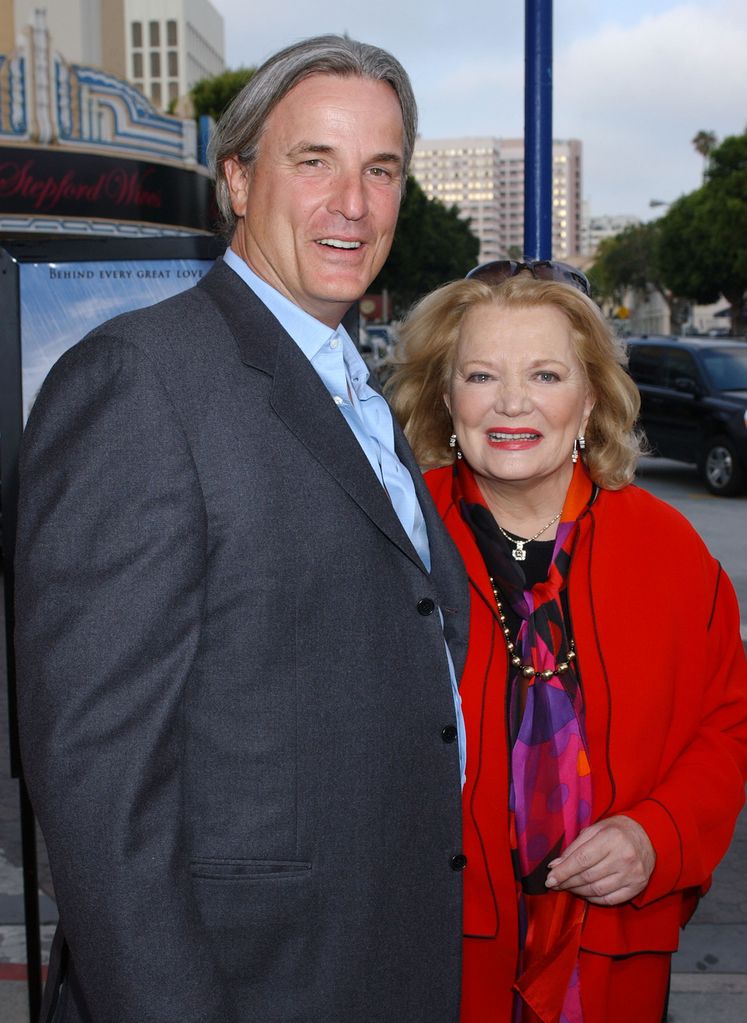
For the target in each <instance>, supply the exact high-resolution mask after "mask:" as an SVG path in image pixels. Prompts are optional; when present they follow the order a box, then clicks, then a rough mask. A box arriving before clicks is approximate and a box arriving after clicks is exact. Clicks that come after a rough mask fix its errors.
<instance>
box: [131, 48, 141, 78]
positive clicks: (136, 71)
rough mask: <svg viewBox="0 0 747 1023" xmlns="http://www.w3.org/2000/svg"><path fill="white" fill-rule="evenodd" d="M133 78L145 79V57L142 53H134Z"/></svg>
mask: <svg viewBox="0 0 747 1023" xmlns="http://www.w3.org/2000/svg"><path fill="white" fill-rule="evenodd" d="M132 77H133V78H142V77H143V55H142V53H133V55H132Z"/></svg>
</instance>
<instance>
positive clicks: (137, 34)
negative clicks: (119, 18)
mask: <svg viewBox="0 0 747 1023" xmlns="http://www.w3.org/2000/svg"><path fill="white" fill-rule="evenodd" d="M130 30H131V35H132V45H133V46H142V45H143V23H142V21H133V23H132V24H131V25H130Z"/></svg>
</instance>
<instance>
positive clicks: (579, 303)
mask: <svg viewBox="0 0 747 1023" xmlns="http://www.w3.org/2000/svg"><path fill="white" fill-rule="evenodd" d="M477 305H494V306H495V307H496V310H497V311H498V312H500V310H501V309H536V308H540V307H543V306H550V307H552V308H554V309H558V310H559V311H560V312H562V313H563V314H564V315H565V316H566V318H567V319H568V321H569V322H570V325H571V337H572V341H573V345H574V350H575V353H576V357H577V358H578V360H579V362H580V363H581V366H582V367H583V371H584V375H585V377H586V380H587V383H588V386H589V390H590V391H591V393H592V395H593V396H594V399H595V404H594V408H593V409H592V412H591V416H590V417H589V422H588V424H587V426H586V450H585V452H584V461H585V463H586V466H587V468H588V470H589V474H590V476H591V478H592V479H593V480H594V482H595V483H597V484H598V485H599V486H601V487H604V488H606V489H608V490H619V489H620V487H624V486H625V485H626V484H627V483H630V482H631V480H632V479H633V476H634V474H635V466H636V462H637V460H638V458H639V456H640V455H641V451H642V448H641V436H640V435H639V434H638V433H637V432H636V429H635V424H636V420H637V418H638V412H639V408H640V398H639V395H638V390H637V388H636V386H635V384H634V383H633V381H632V380H631V379H630V377H629V376H628V374H627V373H626V372H625V366H626V365H627V356H626V353H625V349H624V347H623V344H622V342H621V341H620V340H619V339H618V338H616V337H615V336H614V334H613V333H612V331H611V330H610V328H609V327H608V326H607V324H606V323H605V321H604V319H603V317H602V314H601V313H600V311H599V309H598V308H597V306H596V305H595V304H594V303H593V302H592V301H591V299H589V298H587V297H586V296H585V295H584V294H582V293H581V291H579V290H578V289H577V288H573V287H571V286H570V285H567V284H559V283H556V282H555V281H540V280H536V279H535V278H533V277H530V276H528V275H527V274H520V275H518V276H516V277H511V278H509V279H508V280H506V281H503V282H502V283H500V284H488V283H486V282H485V281H481V280H472V279H469V280H460V281H453V282H452V283H451V284H446V285H444V286H443V287H442V288H438V289H437V290H436V291H434V292H432V293H431V294H430V295H427V296H426V297H425V298H424V299H422V300H421V301H420V302H419V303H418V304H417V305H416V306H415V307H414V309H413V310H412V311H411V313H410V315H409V316H408V318H407V320H406V321H405V323H404V325H403V326H402V328H401V330H400V341H399V344H398V345H397V348H396V349H395V352H394V355H393V359H392V362H393V365H394V369H393V372H392V375H391V377H390V378H389V380H388V382H387V386H386V390H387V394H388V396H389V400H390V402H391V405H392V408H393V409H394V412H395V414H396V415H397V417H398V419H399V420H400V422H401V423H402V426H403V429H404V431H405V434H406V435H407V439H408V440H409V442H410V444H411V445H412V448H413V450H414V452H415V457H416V458H417V460H418V463H419V464H420V466H421V467H422V468H423V469H433V468H436V467H437V466H443V465H449V464H450V463H451V462H453V461H454V457H455V454H454V451H453V449H451V448H450V447H449V435H450V434H451V433H452V424H451V416H450V415H449V411H448V409H447V408H446V405H445V403H444V394H445V393H446V392H447V391H448V388H449V381H450V378H451V373H452V368H453V363H454V356H455V353H456V347H457V342H458V340H459V334H460V331H461V326H462V321H463V319H464V316H465V314H466V312H467V310H468V309H471V308H472V307H473V306H477ZM568 457H569V458H570V452H569V453H568Z"/></svg>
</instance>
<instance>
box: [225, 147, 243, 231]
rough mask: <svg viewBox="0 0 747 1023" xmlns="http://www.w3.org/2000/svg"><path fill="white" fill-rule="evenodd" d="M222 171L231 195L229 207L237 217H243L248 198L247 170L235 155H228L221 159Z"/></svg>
mask: <svg viewBox="0 0 747 1023" xmlns="http://www.w3.org/2000/svg"><path fill="white" fill-rule="evenodd" d="M223 173H224V174H225V176H226V184H227V185H228V193H229V195H230V196H231V209H232V210H233V212H234V213H235V214H236V216H237V217H243V216H244V214H245V213H246V207H247V202H248V200H249V171H248V169H247V167H246V166H245V165H244V164H243V163H239V161H238V160H237V159H236V157H235V156H229V157H228V159H227V160H224V161H223Z"/></svg>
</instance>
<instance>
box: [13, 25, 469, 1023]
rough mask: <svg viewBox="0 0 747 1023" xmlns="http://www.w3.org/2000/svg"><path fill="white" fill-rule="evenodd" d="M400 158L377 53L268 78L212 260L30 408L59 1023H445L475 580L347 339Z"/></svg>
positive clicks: (35, 678) (31, 520)
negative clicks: (460, 681) (463, 677)
mask: <svg viewBox="0 0 747 1023" xmlns="http://www.w3.org/2000/svg"><path fill="white" fill-rule="evenodd" d="M414 135H415V106H414V100H413V98H412V93H411V89H410V85H409V82H408V79H407V76H406V75H405V73H404V71H403V70H402V68H401V67H400V65H399V64H398V63H397V62H396V61H395V60H394V59H393V58H392V57H391V56H390V55H389V54H387V53H385V52H383V51H381V50H377V49H374V48H373V47H370V46H365V45H361V44H359V43H355V42H351V41H349V40H347V39H342V38H338V37H321V38H318V39H313V40H308V41H306V42H304V43H301V44H299V45H297V46H294V47H290V48H288V49H287V50H285V51H283V52H281V53H280V54H278V55H276V56H275V57H274V58H271V59H270V60H269V61H268V62H267V64H266V65H265V66H264V67H262V68H261V69H260V70H259V71H258V72H257V74H256V75H255V76H254V78H253V79H252V81H251V82H250V83H249V85H248V86H247V87H246V88H245V90H244V91H243V92H242V93H241V94H240V96H239V97H237V99H236V101H235V102H234V104H233V105H232V107H231V109H230V110H229V111H228V113H227V114H226V116H225V118H224V119H223V120H222V123H221V125H220V126H219V127H218V129H217V132H216V138H215V140H214V158H215V164H216V174H217V190H218V198H219V202H220V204H221V207H222V210H223V213H224V215H225V216H226V217H227V218H228V220H229V223H230V224H231V227H232V235H231V238H232V240H231V248H230V250H229V251H228V252H227V253H226V257H225V259H224V260H220V261H219V262H218V264H217V265H216V266H215V267H214V268H213V269H212V270H211V272H210V273H209V274H208V275H207V276H206V277H205V278H204V279H203V280H202V281H201V283H200V284H198V285H197V287H196V288H194V289H193V290H191V291H189V292H186V293H184V294H183V295H181V296H178V297H176V298H174V299H171V300H169V301H167V302H164V303H161V304H160V305H158V306H155V307H153V308H150V309H146V310H142V311H140V312H136V313H132V314H128V315H126V316H123V317H120V318H118V319H116V320H113V321H111V322H110V323H108V324H105V325H104V326H103V327H101V328H99V329H98V330H96V331H95V332H94V333H93V334H92V335H90V336H89V337H88V338H86V339H85V340H84V341H83V342H82V343H81V344H80V345H78V346H76V347H75V348H74V349H72V350H71V351H70V352H69V353H67V354H66V356H64V357H63V359H62V360H61V362H60V363H59V364H58V366H57V367H56V368H55V369H54V370H53V372H52V373H51V375H50V378H49V379H48V381H47V382H46V384H45V387H44V388H43V391H42V394H41V396H40V398H39V399H38V402H37V405H36V407H35V409H34V411H33V413H32V416H31V418H30V422H29V426H28V430H27V435H26V440H25V445H24V452H23V455H22V467H21V476H22V487H21V491H22V493H21V506H20V516H19V517H20V530H19V540H18V562H17V580H18V593H17V620H18V631H17V659H18V667H19V674H20V679H19V695H20V722H21V729H22V737H23V753H24V766H25V770H26V774H27V777H28V783H29V788H30V791H31V794H32V799H33V802H34V806H35V808H36V811H37V814H38V816H39V820H40V822H41V825H42V829H43V831H44V835H45V838H46V840H47V844H48V849H49V857H50V863H51V867H52V873H53V877H54V883H55V889H56V894H57V897H58V904H59V911H60V931H59V932H58V935H57V938H56V941H55V949H54V952H53V956H52V964H51V968H50V980H49V983H48V985H47V992H46V995H45V1006H44V1013H45V1016H44V1018H45V1019H52V1018H54V1020H55V1021H56V1023H57V1021H64V1023H84V1021H85V1023H167V1021H168V1023H174V1021H185V1020H186V1021H190V1023H198V1021H199V1023H232V1021H236V1023H239V1021H241V1023H255V1021H256V1023H273V1021H277V1023H281V1021H282V1023H384V1021H386V1023H417V1021H423V1023H426V1021H427V1023H456V1021H457V1019H458V1014H459V1009H458V1002H459V971H460V942H461V878H460V871H461V869H462V868H463V867H464V857H463V856H462V855H461V851H460V831H461V829H460V809H459V803H460V774H461V773H462V772H463V768H464V748H463V743H462V742H461V741H460V737H461V719H460V712H459V709H458V693H457V692H456V688H455V686H456V683H455V678H458V677H459V673H460V670H461V667H462V663H463V659H464V646H465V642H466V631H467V617H468V614H467V605H468V597H467V592H466V583H465V581H464V576H463V569H462V567H461V564H460V562H459V560H458V557H457V555H456V553H455V551H454V549H453V548H452V547H451V544H450V541H449V540H448V539H447V537H446V535H445V533H444V531H443V529H442V527H441V523H440V521H439V520H438V518H437V516H436V514H435V512H434V509H433V507H432V505H431V502H430V500H429V498H428V496H427V494H426V491H425V489H424V487H423V484H422V482H421V479H420V475H419V473H418V470H417V466H416V465H415V463H414V460H413V458H412V454H411V452H410V451H409V448H408V447H407V445H406V443H405V441H404V439H403V437H402V435H401V433H400V431H399V429H398V428H397V426H396V424H394V423H393V422H392V418H391V414H390V412H389V410H388V407H387V405H386V403H385V402H384V400H383V398H382V397H381V396H380V394H379V393H378V392H377V391H376V390H375V389H373V388H372V387H371V386H370V385H369V384H368V383H367V382H366V372H365V368H364V367H363V365H362V363H361V362H360V359H359V356H358V355H357V353H356V352H355V349H354V347H353V345H352V343H351V342H350V339H349V338H348V337H347V335H346V333H345V331H344V330H343V329H342V328H341V327H340V320H341V318H342V316H343V314H344V313H345V311H346V310H347V309H348V307H349V306H350V305H351V303H352V302H354V301H355V300H356V299H357V298H358V297H359V296H360V295H361V294H363V292H364V291H365V290H366V288H367V287H368V285H369V284H370V282H371V281H372V279H373V278H374V277H375V276H376V274H377V273H378V271H379V269H380V267H381V265H382V264H383V262H384V260H385V258H386V255H387V253H388V251H389V247H390V244H391V241H392V236H393V232H394V228H395V222H396V217H397V212H398V207H399V203H400V199H401V194H402V191H403V187H404V181H405V176H406V173H407V166H408V162H409V158H410V154H411V152H412V145H413V140H414Z"/></svg>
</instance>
